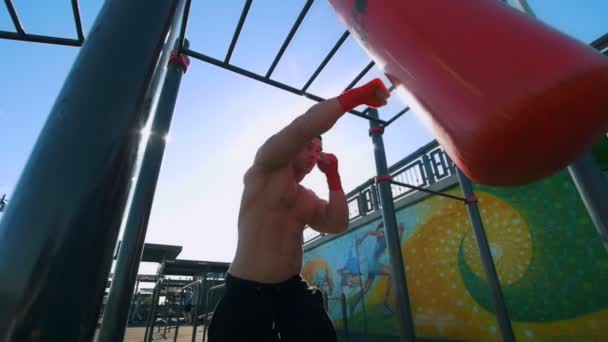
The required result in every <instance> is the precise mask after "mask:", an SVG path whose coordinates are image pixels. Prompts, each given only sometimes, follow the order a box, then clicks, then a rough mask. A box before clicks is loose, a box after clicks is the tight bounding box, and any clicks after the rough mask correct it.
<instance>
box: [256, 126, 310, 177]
mask: <svg viewBox="0 0 608 342" xmlns="http://www.w3.org/2000/svg"><path fill="white" fill-rule="evenodd" d="M305 143H306V138H305V137H304V134H303V128H302V124H301V120H298V119H295V120H294V121H292V122H291V123H290V124H289V125H287V126H286V127H285V128H283V129H282V130H281V131H279V132H278V133H276V134H274V135H273V136H271V137H270V138H268V140H266V141H265V142H264V144H263V145H262V146H261V147H260V148H259V149H258V152H257V153H256V155H255V161H254V163H255V164H257V165H260V166H263V167H265V168H278V167H281V166H283V165H285V164H287V163H289V162H290V161H291V159H292V158H293V156H294V155H295V154H296V153H298V152H299V150H300V149H301V148H302V146H303V145H304V144H305Z"/></svg>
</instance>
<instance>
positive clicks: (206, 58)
mask: <svg viewBox="0 0 608 342" xmlns="http://www.w3.org/2000/svg"><path fill="white" fill-rule="evenodd" d="M182 52H183V53H185V54H186V55H188V56H190V57H192V58H196V59H198V60H201V61H203V62H207V63H209V64H213V65H215V66H218V67H220V68H224V69H226V70H229V71H232V72H236V73H237V74H241V75H243V76H246V77H249V78H252V79H254V80H256V81H260V82H262V83H266V84H268V85H271V86H274V87H277V88H279V89H283V90H285V91H288V92H290V93H293V94H296V95H300V96H304V97H306V98H309V99H311V100H314V101H317V102H322V101H325V100H326V99H324V98H322V97H320V96H317V95H314V94H311V93H307V92H303V91H301V90H300V89H297V88H294V87H292V86H289V85H286V84H283V83H281V82H277V81H275V80H272V79H270V78H267V77H264V76H262V75H259V74H256V73H254V72H251V71H249V70H245V69H243V68H239V67H237V66H234V65H232V64H227V63H224V62H222V61H220V60H219V59H216V58H213V57H209V56H207V55H204V54H202V53H200V52H196V51H192V50H190V49H187V48H185V49H184V50H183V51H182ZM349 114H352V115H355V116H358V117H361V118H363V119H366V120H369V121H374V122H377V123H380V124H386V121H384V120H380V119H375V118H372V117H369V116H367V115H365V114H363V113H361V112H359V111H356V110H354V109H353V110H351V111H350V112H349Z"/></svg>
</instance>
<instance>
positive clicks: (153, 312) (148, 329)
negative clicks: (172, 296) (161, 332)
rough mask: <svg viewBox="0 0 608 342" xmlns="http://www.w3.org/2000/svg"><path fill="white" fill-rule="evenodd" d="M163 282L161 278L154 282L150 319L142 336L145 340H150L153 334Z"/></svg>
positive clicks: (147, 341) (148, 341)
mask: <svg viewBox="0 0 608 342" xmlns="http://www.w3.org/2000/svg"><path fill="white" fill-rule="evenodd" d="M163 284H164V282H163V279H160V280H159V281H158V282H157V283H156V287H155V288H154V293H153V294H152V309H151V311H150V321H149V322H148V326H147V327H146V332H147V333H146V334H145V336H144V341H145V342H150V341H152V335H154V325H155V323H156V309H157V308H158V300H159V299H160V293H161V292H162V290H163Z"/></svg>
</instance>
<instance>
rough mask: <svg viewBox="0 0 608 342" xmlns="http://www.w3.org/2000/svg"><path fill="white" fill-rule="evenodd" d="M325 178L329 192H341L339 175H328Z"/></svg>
mask: <svg viewBox="0 0 608 342" xmlns="http://www.w3.org/2000/svg"><path fill="white" fill-rule="evenodd" d="M325 176H327V187H328V188H329V191H341V190H342V181H341V180H340V174H339V173H337V172H336V173H329V174H326V175H325Z"/></svg>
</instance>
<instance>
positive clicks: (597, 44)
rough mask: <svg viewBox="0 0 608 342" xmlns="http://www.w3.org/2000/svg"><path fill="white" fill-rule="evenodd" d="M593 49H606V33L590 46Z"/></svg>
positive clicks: (607, 34)
mask: <svg viewBox="0 0 608 342" xmlns="http://www.w3.org/2000/svg"><path fill="white" fill-rule="evenodd" d="M590 45H591V46H592V47H593V48H595V49H598V50H603V49H606V48H608V33H606V34H605V35H603V36H601V37H599V38H598V39H596V40H594V41H593V42H591V44H590Z"/></svg>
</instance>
